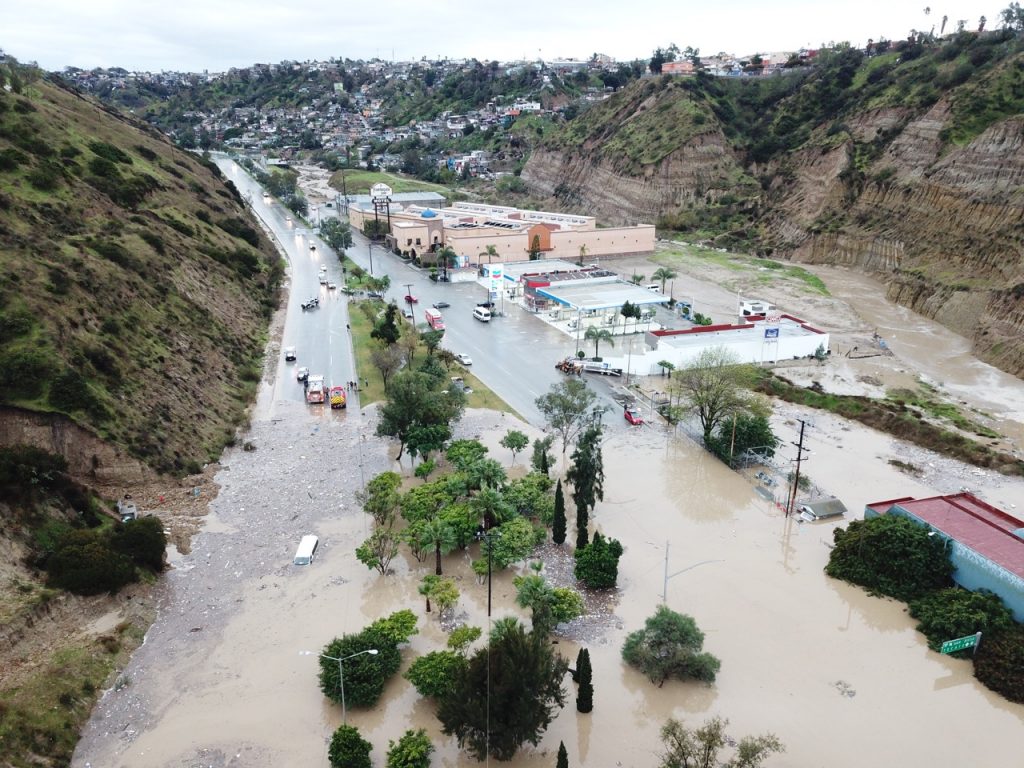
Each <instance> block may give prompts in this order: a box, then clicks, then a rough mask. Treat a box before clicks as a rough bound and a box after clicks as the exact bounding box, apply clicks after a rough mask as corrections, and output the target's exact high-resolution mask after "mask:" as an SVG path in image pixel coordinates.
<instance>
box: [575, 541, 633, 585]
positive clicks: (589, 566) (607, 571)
mask: <svg viewBox="0 0 1024 768" xmlns="http://www.w3.org/2000/svg"><path fill="white" fill-rule="evenodd" d="M620 557H622V544H620V543H619V541H618V539H605V538H604V536H602V535H601V534H600V533H595V534H594V540H593V541H592V542H590V544H586V545H584V546H582V547H578V548H577V549H576V553H575V559H576V566H575V568H574V570H573V572H574V573H575V575H576V578H577V579H579V580H580V581H582V582H583V583H584V584H586V585H587V586H588V587H590V588H592V589H611V588H612V587H614V586H615V582H616V581H617V580H618V578H619V558H620Z"/></svg>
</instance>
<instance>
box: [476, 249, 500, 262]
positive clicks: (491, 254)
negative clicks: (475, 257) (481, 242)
mask: <svg viewBox="0 0 1024 768" xmlns="http://www.w3.org/2000/svg"><path fill="white" fill-rule="evenodd" d="M479 255H480V256H481V257H483V256H486V257H487V263H488V264H490V263H491V259H493V258H495V257H498V256H500V255H501V254H499V253H498V249H497V248H495V247H494V246H493V245H488V246H487V247H486V248H485V249H484V250H482V251H480V254H479Z"/></svg>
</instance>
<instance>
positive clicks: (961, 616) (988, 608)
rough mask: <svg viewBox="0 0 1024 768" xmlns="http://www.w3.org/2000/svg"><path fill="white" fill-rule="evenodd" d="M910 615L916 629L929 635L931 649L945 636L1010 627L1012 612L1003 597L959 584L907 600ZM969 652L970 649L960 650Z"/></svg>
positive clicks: (940, 643) (947, 637)
mask: <svg viewBox="0 0 1024 768" xmlns="http://www.w3.org/2000/svg"><path fill="white" fill-rule="evenodd" d="M910 615H911V616H913V617H914V618H915V619H917V620H918V625H917V631H918V632H921V633H922V634H924V635H925V636H926V637H927V638H928V647H929V648H931V649H932V650H933V651H937V650H939V647H940V646H941V645H942V643H943V642H945V641H946V640H952V639H953V638H957V637H963V636H964V635H973V634H974V633H975V632H981V633H983V634H984V635H989V634H991V633H992V632H995V631H998V630H1002V629H1009V628H1010V627H1012V626H1013V624H1014V621H1013V614H1012V613H1010V609H1009V608H1007V607H1006V605H1005V604H1004V603H1003V601H1002V600H1001V599H1000V598H999V597H998V595H994V594H992V593H991V592H986V591H984V590H982V591H979V592H971V591H969V590H966V589H960V588H958V587H950V588H949V589H941V590H939V591H937V592H932V593H931V594H929V595H925V596H924V597H921V598H918V599H917V600H914V601H913V602H912V603H911V604H910ZM962 653H964V654H970V651H963V652H962Z"/></svg>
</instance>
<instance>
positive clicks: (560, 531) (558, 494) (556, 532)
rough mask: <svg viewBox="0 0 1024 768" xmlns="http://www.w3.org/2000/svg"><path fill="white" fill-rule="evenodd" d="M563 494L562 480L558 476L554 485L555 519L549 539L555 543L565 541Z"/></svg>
mask: <svg viewBox="0 0 1024 768" xmlns="http://www.w3.org/2000/svg"><path fill="white" fill-rule="evenodd" d="M565 523H566V520H565V496H564V494H563V493H562V480H561V478H559V480H558V485H557V486H556V487H555V520H554V522H553V523H552V525H551V540H552V541H553V542H555V544H564V543H565Z"/></svg>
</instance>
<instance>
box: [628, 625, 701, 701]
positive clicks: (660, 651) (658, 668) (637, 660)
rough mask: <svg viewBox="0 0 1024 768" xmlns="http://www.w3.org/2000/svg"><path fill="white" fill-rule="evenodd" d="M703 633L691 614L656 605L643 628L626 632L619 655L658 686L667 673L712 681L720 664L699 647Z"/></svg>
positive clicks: (683, 677) (663, 681)
mask: <svg viewBox="0 0 1024 768" xmlns="http://www.w3.org/2000/svg"><path fill="white" fill-rule="evenodd" d="M703 645H704V633H703V632H701V631H700V630H699V629H698V628H697V622H695V621H694V620H693V618H692V617H690V616H686V615H684V614H680V613H676V612H675V611H673V610H670V609H669V608H667V607H665V606H664V605H659V606H658V609H657V611H656V612H655V614H654V615H653V616H651V617H650V618H648V619H647V621H646V622H645V623H644V628H643V629H640V630H637V631H636V632H632V633H630V634H629V635H628V636H627V637H626V642H625V644H624V645H623V646H622V658H623V660H625V662H626V663H627V664H629V665H630V666H633V667H636V668H637V669H639V670H640V671H641V672H643V673H644V674H645V675H647V677H648V678H649V679H650V681H651V682H652V683H657V684H658V687H659V688H660V687H661V686H663V685H664V684H665V681H666V680H668V679H669V678H670V677H675V678H678V679H680V680H685V679H687V678H693V679H695V680H702V681H704V682H709V683H710V682H714V680H715V675H716V674H717V673H718V669H719V667H720V666H721V662H719V661H718V659H716V658H715V657H714V656H712V655H711V654H710V653H703V652H702V651H701V649H702V647H703Z"/></svg>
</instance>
